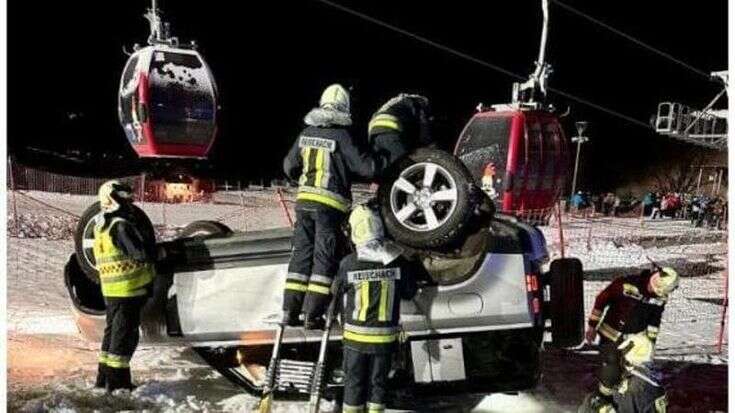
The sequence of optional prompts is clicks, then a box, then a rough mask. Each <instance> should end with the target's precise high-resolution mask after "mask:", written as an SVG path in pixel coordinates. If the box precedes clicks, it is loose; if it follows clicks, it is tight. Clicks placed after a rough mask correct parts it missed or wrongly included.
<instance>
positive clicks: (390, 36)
mask: <svg viewBox="0 0 735 413" xmlns="http://www.w3.org/2000/svg"><path fill="white" fill-rule="evenodd" d="M337 1H338V2H339V3H340V4H343V5H346V6H349V7H353V8H356V9H357V10H359V11H361V12H363V13H366V14H369V15H371V16H374V17H376V18H379V19H381V20H385V21H387V22H389V23H391V24H393V25H396V26H399V27H401V28H403V29H406V30H409V31H412V32H415V33H417V34H419V35H421V36H424V37H427V38H430V39H432V40H434V41H436V42H439V43H443V44H446V45H448V46H450V47H452V48H455V49H457V50H459V51H461V52H464V53H467V54H470V55H473V56H475V57H477V58H479V59H482V60H485V61H488V62H490V63H493V64H496V65H498V66H502V67H503V68H506V69H508V70H510V71H512V72H515V73H518V74H520V75H523V76H524V77H525V76H526V75H527V74H528V73H529V72H530V71H531V70H532V62H533V61H534V60H535V58H536V55H537V53H538V38H539V34H540V27H541V26H540V22H541V11H540V2H539V1H537V0H523V1H507V2H498V1H485V2H477V1H460V0H455V1H452V2H426V1H413V0H411V1H401V2H397V1H384V0H382V1H370V2H364V1H362V2H359V1H346V0H337ZM565 2H566V3H567V4H569V5H571V6H573V7H576V8H578V9H580V10H583V11H584V12H586V13H588V14H590V15H592V16H594V17H596V18H598V19H600V20H603V21H604V22H606V23H608V24H610V25H612V26H614V27H616V28H618V29H620V30H622V31H624V32H626V33H628V34H631V35H633V36H635V37H637V38H639V39H640V40H642V41H644V42H646V43H648V44H650V45H652V46H655V47H657V48H658V49H660V50H662V51H665V52H668V53H670V54H672V55H673V56H676V57H677V58H680V59H682V60H684V61H685V62H687V63H689V64H691V65H693V66H695V67H697V68H700V69H702V70H704V71H707V72H709V71H712V70H724V69H725V68H726V67H727V2H726V1H724V0H719V1H703V2H696V3H687V6H686V7H685V6H683V5H679V4H678V3H672V2H671V1H658V0H656V1H615V2H613V1H606V2H599V1H596V2H590V1H582V0H565ZM480 4H483V5H484V6H480ZM160 6H161V7H163V9H164V11H165V13H166V15H165V18H166V20H168V21H170V22H171V23H172V27H173V34H174V35H177V36H178V37H179V38H180V39H182V40H185V41H186V40H189V39H196V40H197V41H198V43H199V44H200V46H201V48H200V51H201V52H202V53H203V55H204V57H205V59H206V60H207V62H208V63H209V65H210V66H211V68H212V71H213V72H214V75H215V77H216V79H217V83H218V86H219V91H220V94H221V96H220V104H221V105H222V107H223V110H222V112H221V113H220V123H219V129H220V133H219V136H218V141H217V142H216V144H215V147H214V148H213V151H212V153H211V157H210V162H209V165H210V169H209V170H208V172H207V173H208V174H212V175H216V176H220V177H231V178H232V179H246V180H247V179H251V180H256V179H259V178H266V179H269V178H274V177H275V178H279V177H280V174H281V172H280V165H281V160H282V158H283V156H284V155H285V153H286V151H287V149H288V146H289V145H290V144H291V142H292V141H293V139H294V138H295V136H296V135H297V134H298V132H299V130H300V128H301V125H302V123H301V122H302V121H301V120H302V117H303V115H304V114H305V112H306V111H308V109H309V108H310V107H312V106H314V105H315V103H316V101H317V100H318V97H319V94H320V92H321V89H322V88H323V87H325V86H327V85H328V84H330V83H333V82H335V81H337V82H343V83H345V84H348V85H352V86H354V88H355V92H354V95H353V107H354V109H355V115H356V116H355V117H356V121H357V129H356V130H357V132H358V133H364V132H363V131H365V130H366V127H365V123H366V118H367V117H369V116H370V114H371V113H372V112H373V111H374V110H375V109H376V108H377V107H378V106H379V105H380V104H381V103H382V102H383V101H384V100H386V99H387V98H389V97H391V96H393V95H395V94H397V93H399V92H402V91H407V92H415V93H421V94H425V95H426V96H428V97H429V98H430V99H431V101H432V104H433V107H434V112H435V115H436V116H437V121H438V124H437V129H436V130H437V135H438V136H439V139H440V140H441V143H442V145H443V146H445V147H447V148H449V147H451V146H452V145H453V144H454V142H455V140H456V138H457V136H458V134H459V132H460V131H461V129H462V126H463V125H464V124H465V123H466V122H467V120H468V119H469V118H470V117H471V115H472V114H473V112H474V108H475V106H476V105H477V103H478V102H483V103H485V104H493V103H506V102H508V101H509V100H510V92H511V83H512V82H513V81H514V79H512V78H510V77H508V76H506V75H503V74H501V73H498V72H495V71H493V70H490V69H488V68H485V67H482V66H480V65H477V64H475V63H471V62H468V61H465V60H462V59H459V58H457V57H455V56H452V55H449V54H447V53H445V52H442V51H440V50H437V49H434V48H432V47H429V46H427V45H424V44H421V43H419V42H417V41H415V40H412V39H409V38H406V37H404V36H401V35H399V34H396V33H393V32H390V31H387V30H386V29H384V28H381V27H378V26H375V25H373V24H371V23H368V22H365V21H362V20H359V19H357V18H355V17H353V16H350V15H347V14H344V13H343V12H340V11H337V10H335V9H332V8H330V7H328V6H326V5H324V4H322V3H320V2H318V1H315V0H300V1H282V2H201V1H197V2H185V1H180V0H178V1H173V0H168V1H166V0H161V4H160ZM147 7H149V3H148V2H146V1H143V0H135V1H105V2H100V1H81V0H80V1H74V2H50V1H49V2H42V3H38V2H28V1H20V0H11V1H10V2H9V5H8V24H9V27H8V49H9V50H8V58H9V60H8V62H9V63H8V64H9V67H8V71H9V74H8V76H9V78H8V87H9V94H8V102H9V108H8V110H9V151H10V153H12V154H15V155H16V156H17V157H18V158H19V160H21V161H22V162H25V163H35V164H40V165H44V166H45V167H47V168H49V169H53V170H56V171H59V172H64V171H67V172H72V171H74V172H78V171H80V170H83V171H85V172H87V173H90V174H100V175H104V174H110V173H111V171H113V170H114V171H115V173H117V172H118V171H123V172H130V173H133V172H135V169H136V168H139V167H140V165H139V164H138V163H136V162H132V161H131V160H134V159H135V155H134V153H133V152H132V150H131V149H130V148H129V147H128V145H127V142H126V140H125V137H124V134H123V131H122V129H121V128H120V126H119V124H118V120H117V102H116V96H117V90H118V82H119V78H120V73H121V71H122V67H123V65H124V63H125V61H126V56H125V55H124V54H123V52H122V47H123V46H126V47H127V48H128V49H130V48H131V46H132V44H133V43H135V42H138V43H145V39H146V38H147V35H148V26H147V22H146V21H145V20H144V19H143V18H142V17H141V15H142V13H143V12H144V11H145V9H146V8H147ZM551 13H552V15H551V27H550V34H549V52H548V59H549V61H550V62H551V63H552V65H553V66H554V73H553V74H552V77H551V79H550V85H551V86H552V87H554V88H557V89H560V90H563V91H565V92H568V93H571V94H574V95H578V96H580V97H584V98H586V99H588V100H591V101H593V102H595V103H597V104H600V105H603V106H606V107H609V108H611V109H614V110H616V111H619V112H622V113H625V114H626V115H629V116H632V117H634V118H636V119H639V120H641V121H643V122H648V120H649V117H650V116H651V115H652V114H653V113H654V112H655V110H656V105H657V103H658V102H659V101H662V100H677V101H682V102H686V103H687V104H689V105H691V106H695V107H703V106H704V105H706V104H707V103H708V101H709V100H710V99H711V98H712V97H713V96H714V95H715V93H717V92H718V90H719V89H718V86H717V85H716V84H714V83H711V82H708V81H707V80H706V79H704V78H702V77H700V76H698V75H697V74H695V73H692V72H690V71H688V70H686V69H685V68H682V67H681V66H678V65H676V64H675V63H673V62H670V61H668V60H666V59H664V58H662V57H660V56H657V55H654V54H652V53H651V52H649V51H647V50H644V49H642V48H640V47H638V46H635V45H634V44H632V43H630V42H628V41H627V40H625V39H623V38H621V37H618V36H617V35H615V34H613V33H610V32H608V31H606V30H604V29H602V28H601V27H599V26H596V25H593V24H592V23H590V22H588V21H586V20H582V19H581V18H579V17H577V16H574V15H572V14H570V13H569V12H568V11H565V10H563V9H560V8H559V7H556V6H554V5H553V4H552V6H551ZM551 100H552V101H553V102H554V103H555V105H556V106H557V107H558V108H566V107H567V106H571V113H570V115H569V116H568V117H566V118H565V119H564V123H563V124H564V127H565V131H566V134H567V135H568V136H571V135H573V132H574V127H573V122H574V121H576V120H587V121H589V122H590V123H591V126H590V128H589V135H590V136H591V139H592V141H591V142H590V143H589V144H588V146H587V147H586V148H585V152H584V154H583V164H582V172H581V173H582V178H581V184H582V185H585V186H587V187H591V188H593V189H607V188H610V187H613V186H615V185H617V184H618V183H619V182H620V179H621V177H625V176H629V175H631V174H635V171H636V170H638V169H640V167H641V165H643V164H646V163H650V162H654V161H656V160H660V159H661V158H662V157H665V156H679V155H681V154H686V153H688V152H690V149H691V146H688V145H685V144H677V143H672V141H671V140H669V139H667V138H663V137H658V136H656V135H655V134H654V133H653V132H652V131H649V130H646V129H645V128H642V127H640V126H636V125H633V124H630V123H626V122H625V121H623V120H620V119H618V118H615V117H611V116H609V115H606V114H604V113H601V112H599V111H597V110H595V109H591V108H588V107H586V106H583V105H581V104H579V103H576V102H570V101H567V100H565V99H564V98H561V97H559V96H554V95H552V96H551ZM29 148H33V150H32V151H29V150H28V149H29ZM39 149H40V150H41V151H40V152H39V151H38V150H39ZM72 150H78V151H81V152H82V153H86V152H89V153H91V154H92V157H93V158H95V159H97V160H99V159H101V157H102V154H106V156H110V155H113V156H115V157H117V156H122V158H123V159H121V160H117V161H115V164H114V165H110V166H109V167H104V168H103V167H101V166H100V162H88V163H87V164H84V165H83V167H80V164H77V163H75V162H71V161H69V162H67V161H58V158H57V157H55V156H49V155H48V154H49V153H60V154H64V153H69V151H72Z"/></svg>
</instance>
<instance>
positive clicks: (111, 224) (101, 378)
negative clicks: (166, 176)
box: [93, 181, 155, 391]
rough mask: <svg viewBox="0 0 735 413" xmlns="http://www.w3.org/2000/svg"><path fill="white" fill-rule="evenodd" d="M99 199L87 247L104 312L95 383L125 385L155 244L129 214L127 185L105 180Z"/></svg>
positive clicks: (152, 272) (113, 386)
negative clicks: (90, 248)
mask: <svg viewBox="0 0 735 413" xmlns="http://www.w3.org/2000/svg"><path fill="white" fill-rule="evenodd" d="M99 200H100V207H101V209H102V213H101V214H100V215H98V216H97V221H96V223H95V227H94V249H93V251H94V259H95V267H96V269H97V271H98V272H99V275H100V285H101V287H102V295H103V296H104V298H105V306H106V313H107V314H106V325H105V334H104V337H103V339H102V348H101V351H100V355H99V366H98V373H97V380H96V383H95V387H102V388H105V387H106V388H107V390H108V391H113V390H116V389H129V390H131V389H132V388H133V384H132V381H131V377H130V358H131V357H132V355H133V352H135V348H136V346H137V345H138V339H139V331H138V328H139V326H140V312H141V309H142V308H143V305H144V304H145V302H146V300H147V298H148V296H149V294H150V288H151V285H152V281H153V278H154V277H155V269H154V259H155V255H154V254H155V245H147V244H146V242H145V241H144V240H143V237H142V236H141V232H139V230H138V229H137V228H136V225H138V223H136V222H135V221H134V220H133V219H132V213H131V205H132V190H131V189H130V187H128V186H127V185H124V184H121V183H120V182H118V181H108V182H105V183H104V184H103V185H102V186H101V187H100V189H99ZM148 244H152V243H148Z"/></svg>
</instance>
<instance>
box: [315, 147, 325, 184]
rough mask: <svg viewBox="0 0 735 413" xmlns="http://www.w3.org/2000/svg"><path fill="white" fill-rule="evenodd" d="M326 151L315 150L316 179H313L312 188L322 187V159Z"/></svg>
mask: <svg viewBox="0 0 735 413" xmlns="http://www.w3.org/2000/svg"><path fill="white" fill-rule="evenodd" d="M326 154H327V151H325V150H324V149H317V150H316V178H315V179H314V186H316V187H321V186H322V178H323V177H324V157H325V155H326Z"/></svg>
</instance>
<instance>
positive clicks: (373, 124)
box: [370, 120, 401, 131]
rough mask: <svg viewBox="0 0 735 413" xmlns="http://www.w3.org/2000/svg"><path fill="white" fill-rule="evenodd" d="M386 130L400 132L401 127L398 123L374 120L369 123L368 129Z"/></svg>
mask: <svg viewBox="0 0 735 413" xmlns="http://www.w3.org/2000/svg"><path fill="white" fill-rule="evenodd" d="M380 127H383V128H388V129H395V130H397V131H400V130H401V127H400V126H398V123H396V122H393V121H392V120H375V121H373V122H370V129H371V130H372V129H373V128H380Z"/></svg>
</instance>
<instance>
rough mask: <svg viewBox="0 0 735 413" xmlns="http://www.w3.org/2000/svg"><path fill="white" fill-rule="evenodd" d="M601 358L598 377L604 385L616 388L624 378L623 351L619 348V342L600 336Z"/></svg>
mask: <svg viewBox="0 0 735 413" xmlns="http://www.w3.org/2000/svg"><path fill="white" fill-rule="evenodd" d="M600 358H601V359H602V360H601V361H602V365H601V366H600V369H599V370H598V372H597V378H598V380H600V383H601V384H602V385H603V386H605V387H607V388H608V389H614V388H615V387H617V385H618V384H620V382H621V381H622V378H623V353H622V352H621V351H620V350H618V343H617V342H614V341H612V340H610V339H608V338H606V337H604V336H600Z"/></svg>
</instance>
